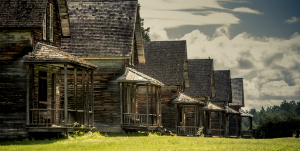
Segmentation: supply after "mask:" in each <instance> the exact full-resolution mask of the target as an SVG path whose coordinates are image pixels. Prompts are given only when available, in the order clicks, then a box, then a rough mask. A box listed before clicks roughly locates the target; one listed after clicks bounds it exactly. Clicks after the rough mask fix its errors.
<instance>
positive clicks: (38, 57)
mask: <svg viewBox="0 0 300 151" xmlns="http://www.w3.org/2000/svg"><path fill="white" fill-rule="evenodd" d="M23 60H24V62H26V63H53V64H54V63H56V64H57V63H61V64H63V63H68V64H74V65H77V66H81V67H85V68H90V69H96V68H97V66H95V65H93V64H91V63H89V62H86V61H84V60H82V59H79V58H77V57H75V56H73V55H71V54H69V53H67V52H63V51H60V50H58V48H57V47H54V46H50V45H46V44H43V43H37V44H36V46H35V49H34V51H33V52H32V53H31V54H29V55H25V56H24V57H23Z"/></svg>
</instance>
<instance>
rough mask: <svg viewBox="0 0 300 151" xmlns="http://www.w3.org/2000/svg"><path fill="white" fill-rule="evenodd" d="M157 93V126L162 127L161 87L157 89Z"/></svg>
mask: <svg viewBox="0 0 300 151" xmlns="http://www.w3.org/2000/svg"><path fill="white" fill-rule="evenodd" d="M158 91H159V92H158V93H159V95H158V98H159V100H158V101H159V117H160V119H159V124H160V125H162V114H161V113H162V111H161V87H159V89H158Z"/></svg>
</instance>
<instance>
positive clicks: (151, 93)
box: [150, 84, 154, 124]
mask: <svg viewBox="0 0 300 151" xmlns="http://www.w3.org/2000/svg"><path fill="white" fill-rule="evenodd" d="M150 87H151V114H152V115H153V106H152V104H153V85H152V84H151V85H150ZM151 122H152V123H151V124H153V122H154V120H153V116H151Z"/></svg>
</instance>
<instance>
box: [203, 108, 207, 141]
mask: <svg viewBox="0 0 300 151" xmlns="http://www.w3.org/2000/svg"><path fill="white" fill-rule="evenodd" d="M206 124H207V122H206V111H203V125H204V128H203V134H204V136H206Z"/></svg>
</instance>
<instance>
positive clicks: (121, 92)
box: [120, 82, 124, 125]
mask: <svg viewBox="0 0 300 151" xmlns="http://www.w3.org/2000/svg"><path fill="white" fill-rule="evenodd" d="M123 85H124V84H123V83H121V82H120V111H121V114H120V115H121V125H122V124H123Z"/></svg>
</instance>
